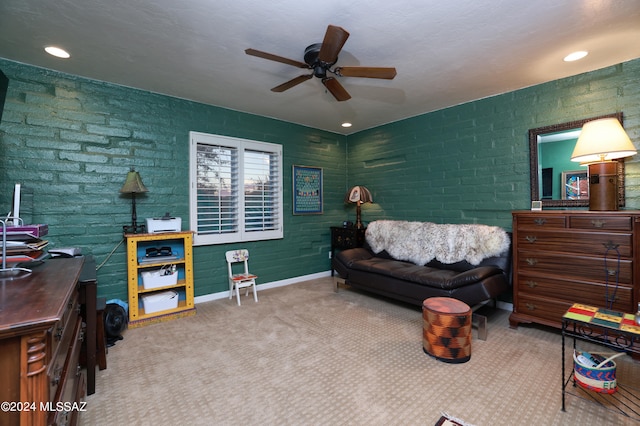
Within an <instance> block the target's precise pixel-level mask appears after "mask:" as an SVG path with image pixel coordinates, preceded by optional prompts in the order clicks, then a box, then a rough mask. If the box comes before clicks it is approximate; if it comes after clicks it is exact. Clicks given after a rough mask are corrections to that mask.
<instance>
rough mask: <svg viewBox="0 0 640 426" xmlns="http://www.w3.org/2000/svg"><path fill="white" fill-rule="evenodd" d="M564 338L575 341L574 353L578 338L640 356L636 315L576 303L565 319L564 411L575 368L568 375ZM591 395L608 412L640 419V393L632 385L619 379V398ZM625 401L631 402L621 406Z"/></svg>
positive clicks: (563, 344)
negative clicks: (622, 401) (639, 411)
mask: <svg viewBox="0 0 640 426" xmlns="http://www.w3.org/2000/svg"><path fill="white" fill-rule="evenodd" d="M565 337H570V338H572V339H573V350H574V351H575V350H576V339H580V340H584V341H587V342H593V343H597V344H599V345H602V346H604V347H607V348H609V349H613V350H615V351H624V352H626V353H628V354H629V355H631V356H632V357H634V358H635V357H637V356H638V355H639V354H640V349H639V345H640V326H638V325H637V324H636V323H635V314H628V313H623V312H617V311H613V310H610V309H605V308H598V307H595V306H589V305H583V304H580V303H574V304H573V306H571V307H570V308H569V310H567V312H566V313H565V314H564V315H563V316H562V411H565V396H566V394H568V393H570V394H572V395H574V396H576V397H580V396H579V395H577V394H574V393H572V392H569V391H568V390H567V386H568V385H569V383H570V382H573V383H572V386H573V387H575V386H576V383H575V378H574V379H573V381H572V380H571V378H572V377H573V375H574V372H573V369H572V371H571V373H569V375H568V376H567V375H566V371H565V368H566V367H565V365H566V364H565ZM585 392H590V393H589V398H588V399H589V400H591V401H594V402H597V403H599V405H601V406H603V407H605V408H606V409H609V410H612V411H615V412H617V413H619V414H622V415H624V416H626V417H630V418H632V419H634V420H636V421H638V420H640V413H638V411H637V410H636V409H633V407H638V406H639V405H640V390H638V389H637V388H634V387H632V386H630V385H628V384H627V385H623V384H621V383H620V380H619V377H618V392H617V393H618V394H620V395H624V396H623V397H618V396H617V395H616V394H613V395H605V394H600V393H596V392H594V391H589V390H585ZM621 398H624V399H626V400H627V401H631V403H629V402H627V403H620V399H621Z"/></svg>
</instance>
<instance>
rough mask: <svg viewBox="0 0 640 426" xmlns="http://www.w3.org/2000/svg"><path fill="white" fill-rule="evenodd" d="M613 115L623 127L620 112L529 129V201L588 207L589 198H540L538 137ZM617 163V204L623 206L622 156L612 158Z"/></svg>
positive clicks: (545, 204) (558, 205)
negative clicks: (616, 158)
mask: <svg viewBox="0 0 640 426" xmlns="http://www.w3.org/2000/svg"><path fill="white" fill-rule="evenodd" d="M612 117H615V118H617V119H618V121H620V124H622V126H623V127H624V122H623V116H622V112H617V113H614V114H606V115H600V116H597V117H591V118H585V119H583V120H576V121H570V122H568V123H561V124H553V125H551V126H545V127H538V128H536V129H530V130H529V173H530V182H531V201H542V207H588V206H589V200H588V199H586V200H541V199H540V182H539V180H538V139H539V137H540V136H542V135H545V134H547V133H556V132H562V131H565V130H571V129H577V128H582V126H583V125H584V123H586V122H587V121H593V120H599V119H601V118H612ZM614 161H617V163H618V170H617V174H618V206H619V207H624V205H625V199H624V158H621V159H620V160H614Z"/></svg>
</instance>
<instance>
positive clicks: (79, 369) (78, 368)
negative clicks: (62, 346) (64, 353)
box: [76, 364, 82, 376]
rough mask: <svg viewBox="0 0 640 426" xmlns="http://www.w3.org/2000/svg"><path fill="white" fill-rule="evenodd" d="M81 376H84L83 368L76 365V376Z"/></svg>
mask: <svg viewBox="0 0 640 426" xmlns="http://www.w3.org/2000/svg"><path fill="white" fill-rule="evenodd" d="M80 374H82V367H81V366H80V364H78V365H76V376H79V375H80Z"/></svg>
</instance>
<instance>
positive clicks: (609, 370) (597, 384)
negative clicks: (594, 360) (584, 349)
mask: <svg viewBox="0 0 640 426" xmlns="http://www.w3.org/2000/svg"><path fill="white" fill-rule="evenodd" d="M582 355H584V353H582V354H581V353H579V352H577V351H574V352H573V364H574V370H573V371H574V377H575V380H576V383H577V384H579V385H580V386H582V387H583V388H585V389H589V390H592V391H594V392H598V393H606V394H612V393H615V392H616V391H617V390H618V383H617V381H616V363H615V362H614V361H613V359H614V358H616V357H618V356H621V355H624V352H622V353H617V354H615V355H613V356H610V357H609V358H607V359H604V360H603V361H601V362H600V363H599V364H598V365H595V366H592V365H587V364H586V362H585V361H584V358H582V357H581V356H582Z"/></svg>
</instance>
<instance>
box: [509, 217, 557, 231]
mask: <svg viewBox="0 0 640 426" xmlns="http://www.w3.org/2000/svg"><path fill="white" fill-rule="evenodd" d="M517 226H518V229H519V228H521V227H526V228H532V227H533V228H545V229H546V228H565V227H566V216H562V215H558V216H552V215H547V214H545V215H526V216H518V225H517Z"/></svg>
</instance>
